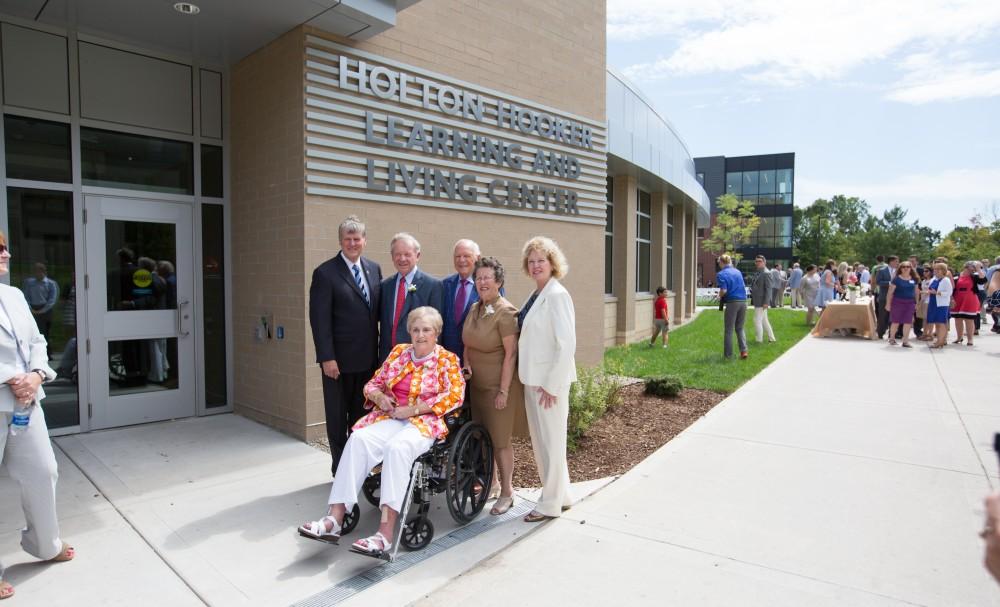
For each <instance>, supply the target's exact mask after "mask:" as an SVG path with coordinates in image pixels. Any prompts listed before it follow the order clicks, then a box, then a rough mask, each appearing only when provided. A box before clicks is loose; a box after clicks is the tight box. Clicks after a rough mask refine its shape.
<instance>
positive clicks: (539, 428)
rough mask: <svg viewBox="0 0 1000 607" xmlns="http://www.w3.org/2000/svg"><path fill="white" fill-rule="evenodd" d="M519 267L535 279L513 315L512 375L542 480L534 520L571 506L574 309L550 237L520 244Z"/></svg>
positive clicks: (557, 251) (562, 258)
mask: <svg viewBox="0 0 1000 607" xmlns="http://www.w3.org/2000/svg"><path fill="white" fill-rule="evenodd" d="M521 265H522V268H523V269H524V272H525V273H526V274H527V275H528V276H529V277H530V278H531V279H532V280H534V281H535V291H534V292H533V293H532V294H531V297H529V298H528V300H527V301H526V302H525V304H524V305H523V306H522V307H521V310H520V312H519V313H518V324H519V325H520V328H521V335H520V337H519V338H518V342H517V350H518V361H517V373H518V377H520V379H521V383H522V384H523V385H524V408H525V412H526V413H527V417H528V430H529V432H530V433H531V446H532V449H533V450H534V453H535V463H536V465H537V466H538V477H539V478H540V479H541V480H542V495H541V497H540V498H539V499H538V502H537V503H536V504H535V509H534V510H532V511H531V512H530V513H528V515H527V516H525V517H524V520H525V522H528V523H536V522H539V521H543V520H545V519H548V518H553V517H557V516H559V515H560V514H561V513H562V511H563V510H565V509H567V508H569V507H570V506H571V505H572V499H571V497H570V490H569V465H568V464H567V462H566V424H567V421H568V419H569V388H570V386H571V385H572V384H573V382H575V381H576V359H575V353H576V313H575V312H574V310H573V299H572V298H571V297H570V295H569V291H567V290H566V288H565V287H563V286H562V284H560V282H559V279H560V278H562V277H563V276H565V275H566V272H567V271H568V270H569V265H568V264H567V263H566V256H565V255H563V253H562V251H561V250H560V249H559V246H558V245H556V243H555V242H554V241H553V240H552V239H550V238H545V237H544V236H536V237H535V238H532V239H531V240H529V241H528V242H527V243H525V245H524V251H523V253H522V261H521Z"/></svg>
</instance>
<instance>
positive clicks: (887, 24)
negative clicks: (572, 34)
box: [608, 0, 1000, 233]
mask: <svg viewBox="0 0 1000 607" xmlns="http://www.w3.org/2000/svg"><path fill="white" fill-rule="evenodd" d="M608 65H609V66H611V67H614V68H616V69H617V70H619V71H620V72H623V73H624V74H625V75H626V76H627V77H628V78H629V79H630V80H632V82H633V83H635V84H636V85H638V87H639V88H640V89H641V90H642V91H643V92H644V93H645V94H646V95H647V97H649V98H650V99H651V100H652V101H653V103H654V105H655V106H656V107H657V109H658V110H659V111H660V112H661V113H662V114H664V115H665V116H666V117H667V118H668V119H669V120H670V121H671V122H672V123H673V124H674V126H675V127H676V128H677V130H678V131H679V132H680V134H681V137H682V138H683V139H684V140H685V142H686V143H687V144H688V147H689V148H690V149H691V153H692V154H693V155H695V156H713V155H726V156H740V155H745V154H767V153H775V152H795V154H796V158H795V163H796V181H795V201H796V204H797V205H799V206H805V205H807V204H809V203H810V202H812V201H813V200H815V199H816V198H819V197H824V198H828V197H830V196H833V195H834V194H846V195H853V196H859V197H861V198H864V199H865V200H867V201H868V203H869V204H870V205H871V207H872V210H873V211H875V212H881V211H882V210H884V209H887V208H889V207H891V206H893V205H894V204H899V205H901V206H903V207H904V208H906V209H907V210H908V212H909V214H908V219H910V220H913V219H918V220H919V221H920V222H921V223H922V224H925V225H929V226H931V227H933V228H935V229H938V230H941V231H942V233H944V232H947V231H948V230H950V229H951V228H952V227H953V226H954V225H968V219H969V218H970V217H971V216H972V215H973V214H974V213H976V212H982V213H983V214H984V216H985V217H986V218H987V219H992V218H993V217H992V215H993V213H994V209H995V210H996V212H997V213H1000V0H964V1H963V0H956V1H943V0H913V1H911V2H902V1H900V0H863V1H858V0H836V1H833V2H830V1H826V2H817V1H815V0H608Z"/></svg>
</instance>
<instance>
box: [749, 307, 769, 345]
mask: <svg viewBox="0 0 1000 607" xmlns="http://www.w3.org/2000/svg"><path fill="white" fill-rule="evenodd" d="M753 328H754V331H755V332H756V335H757V343H760V342H762V341H764V331H767V339H768V341H774V331H773V330H772V329H771V321H769V320H768V319H767V308H763V307H755V308H754V309H753Z"/></svg>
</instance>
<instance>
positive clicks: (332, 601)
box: [292, 499, 534, 607]
mask: <svg viewBox="0 0 1000 607" xmlns="http://www.w3.org/2000/svg"><path fill="white" fill-rule="evenodd" d="M533 507H534V503H533V502H530V501H527V500H524V499H522V500H519V503H518V505H516V506H514V507H513V508H511V509H510V510H508V511H507V512H506V513H504V514H502V515H500V516H487V517H484V518H480V519H479V520H476V521H473V522H471V523H469V524H468V525H465V526H464V527H459V528H458V529H455V530H454V531H452V532H451V533H449V534H447V535H445V536H444V537H442V538H439V539H436V540H434V541H433V542H431V545H430V546H428V547H427V548H424V549H423V550H418V551H417V552H400V553H399V554H400V556H399V557H397V558H396V560H395V561H393V562H391V563H383V564H381V565H379V566H377V567H373V568H372V569H369V570H368V571H365V572H363V573H359V574H358V575H356V576H354V577H352V578H350V579H347V580H344V581H343V582H339V583H337V584H335V585H334V586H331V587H330V588H328V589H326V590H324V591H323V592H319V593H317V594H314V595H313V596H311V597H309V598H307V599H303V600H301V601H299V602H297V603H294V604H293V605H292V607H329V606H330V605H337V604H338V603H341V602H343V601H345V600H347V599H349V598H350V597H352V596H354V595H356V594H357V593H359V592H361V591H363V590H366V589H367V588H371V587H372V586H374V585H375V584H378V583H379V582H384V581H385V580H388V579H390V578H392V577H393V576H395V575H397V574H400V573H402V572H404V571H406V570H407V569H409V568H410V567H413V566H414V565H419V564H420V563H422V562H423V561H426V560H427V559H429V558H431V557H433V556H435V555H437V554H440V553H442V552H444V551H445V550H448V549H449V548H453V547H455V546H457V545H459V544H461V543H463V542H466V541H468V540H471V539H473V538H475V537H476V536H478V535H481V534H483V533H485V532H487V531H489V530H490V529H492V528H494V527H496V526H498V525H501V524H503V523H505V522H507V521H509V520H512V519H515V518H520V517H522V516H524V515H525V514H527V513H528V512H530V511H531V509H532V508H533Z"/></svg>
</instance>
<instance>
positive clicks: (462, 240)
mask: <svg viewBox="0 0 1000 607" xmlns="http://www.w3.org/2000/svg"><path fill="white" fill-rule="evenodd" d="M459 245H465V246H467V247H469V248H470V249H472V253H473V254H474V255H475V256H476V257H479V256H480V255H482V254H483V252H482V251H480V250H479V244H478V243H477V242H476V241H475V240H470V239H468V238H459V239H458V240H457V241H456V242H455V246H453V247H452V248H451V250H452V252H454V251H455V249H457V248H458V247H459Z"/></svg>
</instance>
